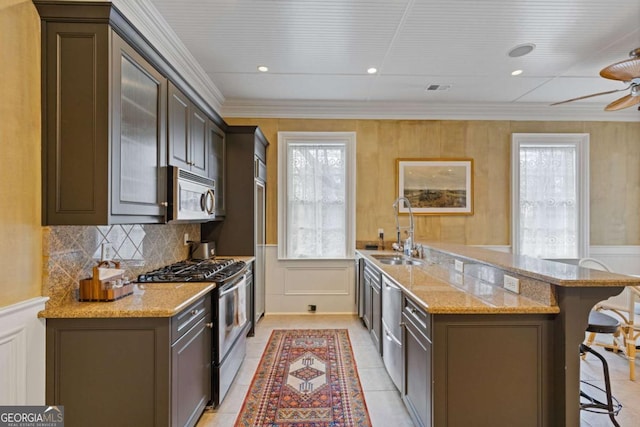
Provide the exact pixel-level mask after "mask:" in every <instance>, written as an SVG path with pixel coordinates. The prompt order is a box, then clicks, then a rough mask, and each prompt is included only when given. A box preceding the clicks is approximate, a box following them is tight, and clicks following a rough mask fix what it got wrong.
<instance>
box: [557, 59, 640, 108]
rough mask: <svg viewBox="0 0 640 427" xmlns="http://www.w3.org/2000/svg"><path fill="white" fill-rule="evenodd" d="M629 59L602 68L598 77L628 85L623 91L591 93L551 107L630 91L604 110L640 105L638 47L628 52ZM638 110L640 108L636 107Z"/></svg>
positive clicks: (639, 60)
mask: <svg viewBox="0 0 640 427" xmlns="http://www.w3.org/2000/svg"><path fill="white" fill-rule="evenodd" d="M629 57H630V58H629V59H626V60H624V61H620V62H616V63H615V64H611V65H609V66H608V67H604V68H603V69H602V70H601V71H600V75H601V76H602V77H604V78H605V79H611V80H620V81H623V82H625V83H627V84H628V86H627V87H626V88H624V89H616V90H609V91H607V92H599V93H592V94H591V95H585V96H580V97H578V98H572V99H567V100H566V101H560V102H556V103H554V104H551V105H559V104H565V103H567V102H573V101H577V100H579V99H586V98H591V97H594V96H600V95H607V94H610V93H616V92H623V91H626V90H629V89H631V90H630V92H629V94H628V95H625V96H623V97H622V98H618V99H616V100H615V101H613V102H612V103H610V104H609V105H607V106H606V107H605V108H604V109H605V111H615V110H622V109H623V108H628V107H632V106H634V105H636V104H640V47H639V48H636V49H634V50H632V51H631V52H629ZM638 110H640V106H639V107H638Z"/></svg>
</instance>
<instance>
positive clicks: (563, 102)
mask: <svg viewBox="0 0 640 427" xmlns="http://www.w3.org/2000/svg"><path fill="white" fill-rule="evenodd" d="M630 87H631V86H628V87H625V88H624V89H616V90H608V91H606V92H598V93H592V94H591V95H584V96H579V97H577V98H571V99H567V100H566V101H560V102H555V103H553V104H551V105H560V104H566V103H567V102H573V101H578V100H580V99H587V98H593V97H594V96H600V95H608V94H610V93H616V92H622V91H624V90H627V89H629V88H630Z"/></svg>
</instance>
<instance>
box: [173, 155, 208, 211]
mask: <svg viewBox="0 0 640 427" xmlns="http://www.w3.org/2000/svg"><path fill="white" fill-rule="evenodd" d="M171 173H172V178H171V184H170V185H171V188H170V191H169V194H171V197H172V200H171V208H170V209H169V221H184V222H206V221H211V220H213V219H215V208H216V206H215V203H216V201H215V191H216V189H215V181H214V180H213V179H211V178H207V177H204V176H200V175H198V174H195V173H192V172H189V171H187V170H184V169H180V168H178V167H175V166H174V167H173V168H172V171H171Z"/></svg>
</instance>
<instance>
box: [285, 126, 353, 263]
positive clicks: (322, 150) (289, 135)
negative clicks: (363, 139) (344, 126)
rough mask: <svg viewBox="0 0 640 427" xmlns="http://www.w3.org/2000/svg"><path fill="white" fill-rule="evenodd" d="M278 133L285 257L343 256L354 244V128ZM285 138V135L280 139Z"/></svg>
mask: <svg viewBox="0 0 640 427" xmlns="http://www.w3.org/2000/svg"><path fill="white" fill-rule="evenodd" d="M348 136H349V138H345V136H344V133H296V132H280V133H279V134H278V138H279V142H278V144H279V145H278V147H279V148H278V150H279V159H278V167H279V188H278V199H279V209H278V224H279V233H278V234H279V236H278V241H279V245H278V247H279V249H278V253H279V257H280V258H281V259H283V258H284V259H344V258H348V257H352V256H353V253H354V249H355V236H354V232H355V227H354V216H355V215H354V213H355V203H354V200H353V199H354V198H355V193H354V191H353V190H354V189H355V188H354V187H355V185H354V184H355V183H354V181H355V161H354V160H355V158H354V151H355V150H354V148H353V145H354V144H355V134H353V133H349V134H348ZM281 138H282V141H281Z"/></svg>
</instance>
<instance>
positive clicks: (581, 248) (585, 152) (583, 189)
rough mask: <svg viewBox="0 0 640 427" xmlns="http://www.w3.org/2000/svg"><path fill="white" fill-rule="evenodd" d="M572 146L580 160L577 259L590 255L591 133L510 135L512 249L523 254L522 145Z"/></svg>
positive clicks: (515, 252)
mask: <svg viewBox="0 0 640 427" xmlns="http://www.w3.org/2000/svg"><path fill="white" fill-rule="evenodd" d="M527 144H540V145H565V146H566V145H573V146H574V147H576V152H577V157H578V158H577V161H578V194H577V196H578V200H577V205H578V206H579V208H580V210H579V212H580V214H579V215H578V256H579V257H580V258H584V257H586V256H588V254H589V232H590V230H589V134H588V133H514V134H512V135H511V248H512V252H513V253H514V254H520V247H519V246H520V245H519V242H518V236H519V235H520V216H519V215H518V212H520V191H519V190H520V146H521V145H527Z"/></svg>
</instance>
